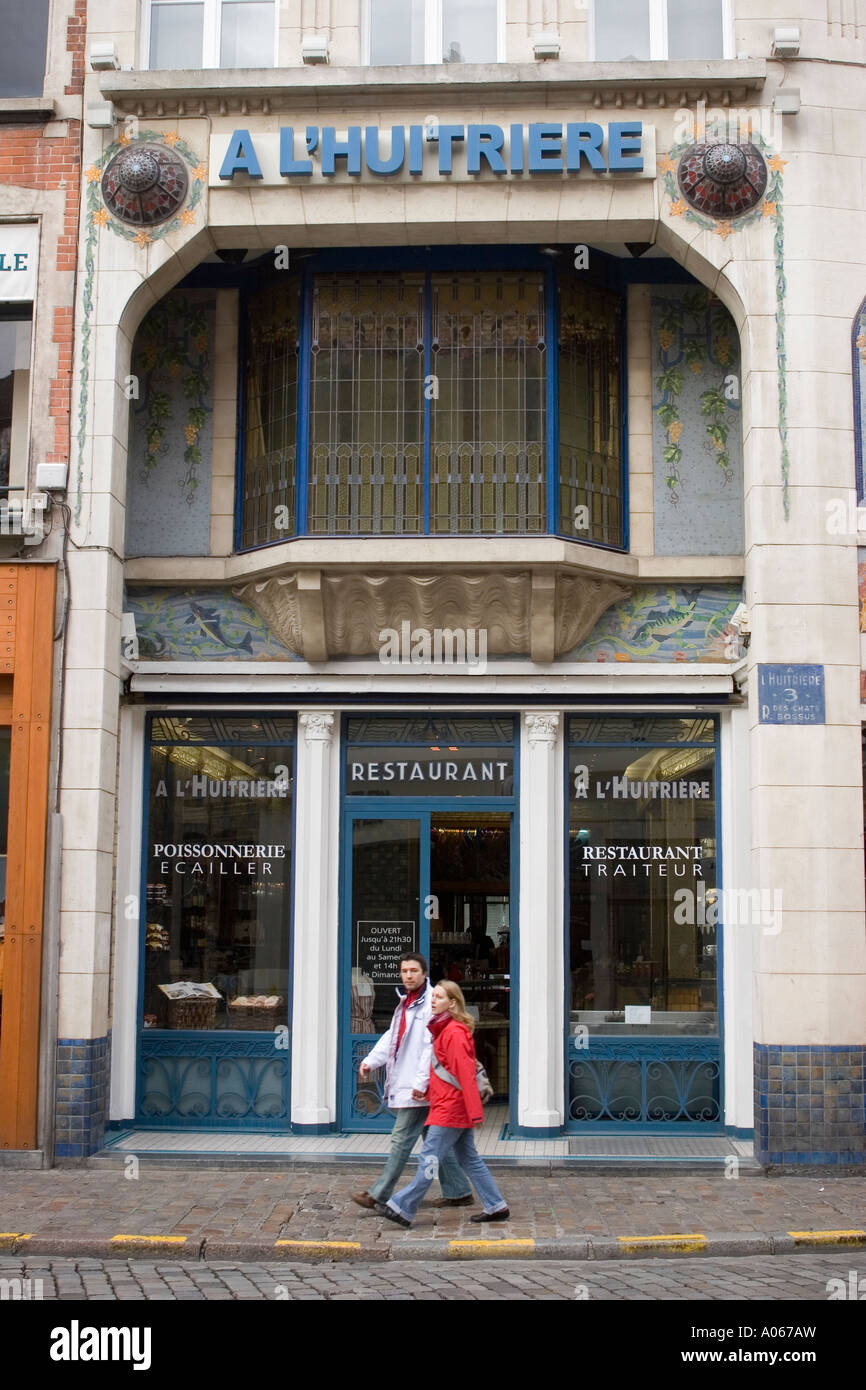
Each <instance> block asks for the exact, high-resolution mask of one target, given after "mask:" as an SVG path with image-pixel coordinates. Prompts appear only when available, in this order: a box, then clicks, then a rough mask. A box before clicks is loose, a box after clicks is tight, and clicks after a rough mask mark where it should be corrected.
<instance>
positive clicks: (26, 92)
mask: <svg viewBox="0 0 866 1390" xmlns="http://www.w3.org/2000/svg"><path fill="white" fill-rule="evenodd" d="M49 5H50V0H27V3H26V4H23V3H22V0H0V32H2V34H3V44H2V47H0V97H38V96H41V95H42V88H43V86H44V84H45V67H46V51H47V46H48V10H49Z"/></svg>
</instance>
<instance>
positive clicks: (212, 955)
mask: <svg viewBox="0 0 866 1390" xmlns="http://www.w3.org/2000/svg"><path fill="white" fill-rule="evenodd" d="M149 753H150V758H149V783H148V793H149V794H148V820H147V824H148V832H147V844H146V856H147V859H146V914H145V917H146V921H145V927H144V943H143V947H144V985H143V999H142V1015H143V1016H142V1025H143V1027H144V1028H148V1029H150V1028H172V1029H184V1028H195V1029H211V1028H214V1029H241V1030H245V1029H257V1030H259V1029H271V1028H274V1027H277V1026H279V1025H285V1024H287V1023H288V972H289V940H290V905H291V882H292V803H293V793H294V724H293V721H292V720H290V719H286V718H284V717H277V718H263V719H261V720H256V719H248V718H245V719H233V718H225V717H218V716H214V717H213V718H209V717H206V716H195V717H191V718H186V717H184V716H174V715H171V716H159V717H156V718H154V720H153V722H152V725H151V738H150V749H149Z"/></svg>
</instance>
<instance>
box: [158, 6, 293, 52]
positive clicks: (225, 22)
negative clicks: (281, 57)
mask: <svg viewBox="0 0 866 1390" xmlns="http://www.w3.org/2000/svg"><path fill="white" fill-rule="evenodd" d="M144 32H145V38H146V44H145V47H146V49H147V67H149V68H175V69H180V68H193V69H197V68H271V67H273V66H274V63H275V61H276V8H275V3H274V0H194V3H193V0H145V30H144Z"/></svg>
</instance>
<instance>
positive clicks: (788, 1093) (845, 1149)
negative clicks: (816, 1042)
mask: <svg viewBox="0 0 866 1390" xmlns="http://www.w3.org/2000/svg"><path fill="white" fill-rule="evenodd" d="M754 1075H755V1157H756V1158H757V1160H758V1162H759V1163H821V1164H849V1163H850V1164H853V1163H864V1164H866V1082H864V1077H866V1046H863V1045H862V1044H851V1045H850V1046H849V1045H844V1046H834V1047H830V1046H826V1047H821V1046H806V1045H803V1046H789V1045H787V1044H786V1045H783V1046H780V1045H778V1044H775V1043H773V1044H763V1043H756V1044H755V1072H754Z"/></svg>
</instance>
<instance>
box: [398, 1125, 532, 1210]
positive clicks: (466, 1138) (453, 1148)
mask: <svg viewBox="0 0 866 1390" xmlns="http://www.w3.org/2000/svg"><path fill="white" fill-rule="evenodd" d="M453 1159H456V1160H457V1162H458V1163H459V1164H460V1167H461V1168H462V1169H463V1171H464V1173H465V1174H466V1176H467V1178H468V1179H469V1181H470V1182H471V1183H472V1186H473V1187H474V1188H475V1191H476V1192H477V1193H478V1196H479V1199H480V1201H481V1205H482V1206H483V1208H484V1210H485V1211H486V1212H494V1211H505V1210H506V1209H507V1203H506V1201H505V1199H504V1197H503V1196H502V1193H501V1192H500V1191H499V1188H498V1187H497V1186H496V1183H495V1182H494V1181H493V1179H492V1177H491V1176H490V1170H489V1169H488V1167H487V1164H486V1163H485V1162H484V1160H483V1158H482V1157H481V1156H480V1154H479V1153H478V1150H477V1149H476V1147H475V1136H474V1135H473V1133H472V1130H471V1129H446V1128H445V1127H444V1126H443V1125H430V1126H429V1128H428V1130H427V1138H426V1139H425V1140H424V1147H423V1148H422V1150H421V1152H420V1154H419V1155H418V1171H417V1173H416V1174H415V1178H414V1181H413V1182H410V1184H409V1186H408V1187H404V1188H403V1189H402V1190H401V1191H400V1192H398V1193H397V1196H396V1197H394V1198H392V1200H391V1201H390V1202H389V1203H388V1206H389V1207H391V1208H392V1210H393V1211H396V1212H397V1213H398V1214H399V1215H400V1216H404V1217H405V1218H406V1220H407V1221H413V1220H414V1218H415V1214H416V1213H417V1211H418V1208H419V1207H420V1205H421V1202H422V1200H423V1198H424V1194H425V1192H426V1191H427V1189H428V1187H429V1186H430V1184H431V1182H432V1181H433V1179H434V1178H435V1177H437V1176H438V1174H439V1173H440V1172H441V1170H442V1168H443V1167H444V1165H445V1164H446V1163H447V1162H449V1161H450V1160H453Z"/></svg>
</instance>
